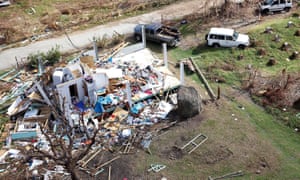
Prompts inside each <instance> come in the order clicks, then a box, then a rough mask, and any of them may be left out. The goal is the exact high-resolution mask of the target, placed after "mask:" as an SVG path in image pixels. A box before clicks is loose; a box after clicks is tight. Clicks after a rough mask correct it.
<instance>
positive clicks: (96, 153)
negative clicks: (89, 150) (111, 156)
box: [81, 149, 101, 167]
mask: <svg viewBox="0 0 300 180" xmlns="http://www.w3.org/2000/svg"><path fill="white" fill-rule="evenodd" d="M100 152H101V149H98V151H96V152H95V153H94V154H93V155H92V156H91V157H90V158H89V159H88V160H86V161H85V162H83V164H82V165H81V166H82V167H85V166H86V165H87V164H88V163H89V162H90V161H91V160H92V159H94V158H95V157H96V156H97V155H98V154H99V153H100Z"/></svg>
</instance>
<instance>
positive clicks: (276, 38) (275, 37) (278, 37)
mask: <svg viewBox="0 0 300 180" xmlns="http://www.w3.org/2000/svg"><path fill="white" fill-rule="evenodd" d="M280 40H281V39H280V36H279V35H278V34H275V36H274V40H273V41H275V42H279V41H280Z"/></svg>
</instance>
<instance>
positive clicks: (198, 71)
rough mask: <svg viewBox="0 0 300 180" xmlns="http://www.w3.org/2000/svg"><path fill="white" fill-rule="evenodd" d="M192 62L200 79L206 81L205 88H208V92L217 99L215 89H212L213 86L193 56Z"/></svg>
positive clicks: (212, 97) (213, 98)
mask: <svg viewBox="0 0 300 180" xmlns="http://www.w3.org/2000/svg"><path fill="white" fill-rule="evenodd" d="M190 60H191V62H192V63H193V65H194V67H195V69H196V72H197V74H198V76H199V77H200V79H201V80H202V82H203V83H204V85H205V88H206V90H207V91H208V94H209V96H210V98H211V99H212V100H213V101H214V100H215V99H216V95H215V93H214V92H213V90H212V89H211V87H210V86H209V84H208V82H207V80H206V78H205V76H204V75H203V74H202V72H201V71H200V69H199V68H198V66H197V64H196V63H195V62H194V59H193V58H190Z"/></svg>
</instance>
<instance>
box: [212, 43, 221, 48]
mask: <svg viewBox="0 0 300 180" xmlns="http://www.w3.org/2000/svg"><path fill="white" fill-rule="evenodd" d="M212 46H213V47H214V48H218V47H220V44H218V43H214V44H213V45H212Z"/></svg>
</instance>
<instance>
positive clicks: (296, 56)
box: [289, 51, 299, 60]
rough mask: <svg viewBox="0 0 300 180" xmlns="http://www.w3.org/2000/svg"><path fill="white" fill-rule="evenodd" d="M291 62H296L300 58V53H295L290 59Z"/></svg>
mask: <svg viewBox="0 0 300 180" xmlns="http://www.w3.org/2000/svg"><path fill="white" fill-rule="evenodd" d="M289 58H290V59H291V60H295V59H298V58H299V52H298V51H294V52H293V54H292V55H291V56H290V57H289Z"/></svg>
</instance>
